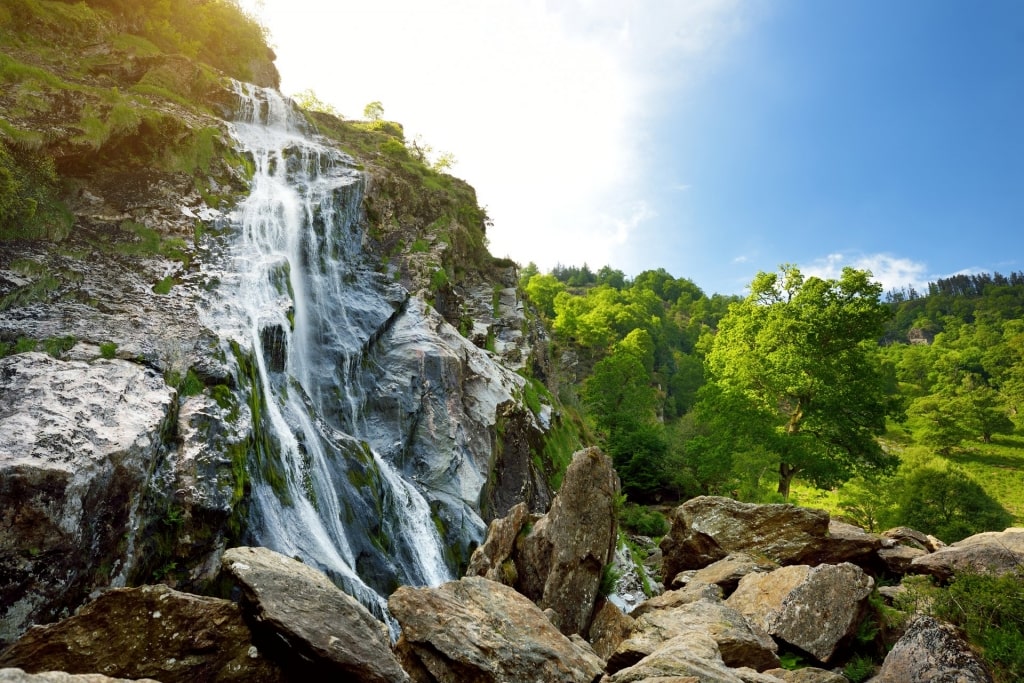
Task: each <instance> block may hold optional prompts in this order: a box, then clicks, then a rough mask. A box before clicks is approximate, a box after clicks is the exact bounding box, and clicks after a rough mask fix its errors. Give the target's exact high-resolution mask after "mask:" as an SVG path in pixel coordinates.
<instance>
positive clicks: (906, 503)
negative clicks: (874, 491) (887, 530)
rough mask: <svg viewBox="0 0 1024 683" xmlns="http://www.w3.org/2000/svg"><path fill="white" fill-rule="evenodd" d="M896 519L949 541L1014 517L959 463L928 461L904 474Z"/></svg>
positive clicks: (996, 526) (1003, 524)
mask: <svg viewBox="0 0 1024 683" xmlns="http://www.w3.org/2000/svg"><path fill="white" fill-rule="evenodd" d="M898 491H899V493H898V499H897V511H896V522H897V523H898V524H903V525H906V526H909V527H913V528H914V529H918V530H920V531H923V532H925V533H928V534H934V535H935V536H937V537H938V538H941V539H942V540H943V541H946V542H947V543H953V542H955V541H959V540H961V539H963V538H966V537H967V536H971V535H973V534H976V533H979V532H982V531H991V530H994V529H1004V528H1005V527H1007V526H1008V525H1009V524H1010V523H1012V521H1013V517H1012V516H1011V515H1010V514H1009V513H1008V512H1007V511H1006V510H1005V509H1004V508H1003V507H1002V506H1001V505H999V503H998V502H996V501H995V500H994V499H993V498H991V497H990V496H989V495H988V494H987V493H985V489H983V488H982V487H981V485H979V484H978V482H976V481H974V480H973V479H971V478H970V476H968V475H967V473H966V472H964V471H963V470H961V469H959V468H957V467H941V466H936V465H926V466H923V467H918V468H915V469H912V470H911V471H910V472H908V473H906V474H905V475H902V476H901V481H900V483H899V485H898Z"/></svg>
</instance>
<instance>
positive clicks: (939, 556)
mask: <svg viewBox="0 0 1024 683" xmlns="http://www.w3.org/2000/svg"><path fill="white" fill-rule="evenodd" d="M1021 566H1024V528H1020V527H1011V528H1009V529H1006V530H1005V531H986V532H985V533H981V534H975V535H974V536H969V537H967V538H965V539H963V540H962V541H957V542H956V543H953V544H952V545H948V546H946V547H944V548H939V549H938V550H936V551H935V552H934V553H930V554H928V555H923V556H921V557H917V558H915V559H914V560H913V561H912V562H911V563H910V571H911V572H914V573H917V574H930V575H931V576H934V577H936V578H939V579H941V580H944V581H945V580H948V579H949V578H950V577H951V576H953V574H956V573H957V572H962V571H973V572H983V573H986V574H1006V573H1008V572H1011V571H1015V570H1017V569H1018V568H1020V567H1021Z"/></svg>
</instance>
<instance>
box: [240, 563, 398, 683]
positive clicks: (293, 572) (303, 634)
mask: <svg viewBox="0 0 1024 683" xmlns="http://www.w3.org/2000/svg"><path fill="white" fill-rule="evenodd" d="M223 563H224V569H225V570H226V571H227V572H228V573H229V574H231V576H233V577H234V578H235V579H236V580H237V581H238V583H239V584H240V585H241V587H242V594H243V606H244V609H246V610H248V611H249V612H251V613H252V615H253V618H254V619H255V623H257V624H259V626H260V628H261V629H263V632H262V633H258V635H260V636H262V642H265V643H268V644H269V643H274V642H283V643H284V644H285V645H286V649H284V650H275V652H274V654H275V656H276V657H278V658H279V659H281V660H283V661H286V662H288V665H289V668H290V669H295V670H298V671H300V672H303V674H304V675H308V676H312V677H314V678H317V677H323V678H328V677H339V676H340V677H352V678H355V679H357V680H360V681H366V682H367V683H375V682H376V683H396V682H400V681H404V680H407V676H406V675H405V672H404V671H403V670H402V667H401V666H400V665H399V663H398V660H397V659H396V658H395V656H394V654H393V653H392V651H391V646H390V643H389V640H388V632H387V629H386V627H385V626H384V625H383V624H382V623H381V622H379V621H377V620H376V619H375V618H374V617H373V616H372V615H371V614H370V613H369V612H368V611H367V610H366V608H365V607H363V606H362V605H360V604H359V603H358V602H356V601H355V600H354V599H353V598H351V597H350V596H348V595H346V594H345V593H343V592H342V591H341V590H339V589H338V588H337V587H336V586H335V585H334V584H333V583H331V582H330V580H329V579H328V578H327V577H326V576H324V575H323V574H321V573H320V572H318V571H316V570H315V569H312V568H310V567H307V566H306V565H304V564H302V563H301V562H298V561H297V560H293V559H291V558H288V557H285V556H283V555H281V554H279V553H275V552H273V551H271V550H267V549H266V548H231V549H230V550H228V551H227V552H225V553H224V559H223Z"/></svg>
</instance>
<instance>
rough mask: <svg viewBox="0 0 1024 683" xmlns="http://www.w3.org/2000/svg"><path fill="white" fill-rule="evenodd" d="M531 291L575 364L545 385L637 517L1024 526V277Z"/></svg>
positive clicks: (611, 284)
mask: <svg viewBox="0 0 1024 683" xmlns="http://www.w3.org/2000/svg"><path fill="white" fill-rule="evenodd" d="M520 282H521V287H522V290H523V292H524V293H525V295H526V297H527V298H528V299H529V300H530V301H531V302H532V303H533V305H534V306H535V308H536V310H537V312H538V315H540V316H541V317H542V318H544V319H545V321H546V322H547V323H548V324H549V326H550V328H551V330H552V331H553V337H554V347H555V354H556V356H558V355H560V356H561V357H563V358H565V357H566V356H569V357H571V358H572V360H573V362H572V363H566V362H563V363H561V364H560V365H558V366H557V367H558V368H559V370H558V371H557V372H558V373H561V374H562V376H561V377H555V378H551V377H545V378H544V379H545V380H546V381H548V383H549V385H552V386H554V387H556V388H557V390H558V393H559V398H560V399H561V400H562V402H563V403H564V404H565V405H566V406H568V407H569V408H570V409H575V410H578V411H579V412H580V413H581V414H582V415H583V417H584V419H585V422H586V423H587V424H588V425H589V426H590V428H591V429H592V430H593V432H594V434H595V436H596V437H597V439H598V440H599V441H600V442H601V443H602V444H603V446H604V447H605V448H606V450H607V451H608V452H609V454H610V455H611V456H612V458H613V460H614V462H615V465H616V468H617V469H618V471H619V474H620V476H621V478H622V481H623V485H624V489H625V491H626V492H627V494H628V496H629V499H630V501H631V502H632V503H638V504H655V503H671V502H674V501H676V500H684V499H686V498H689V497H691V496H694V495H701V494H714V495H728V496H733V497H737V498H740V499H742V500H747V501H754V502H782V501H785V500H788V501H789V502H797V503H801V504H808V505H814V506H818V507H825V508H828V509H830V510H831V511H832V512H833V513H834V514H837V515H839V516H841V517H843V518H845V519H847V520H849V521H851V522H854V523H857V524H859V525H861V526H863V527H865V528H867V529H871V530H878V529H882V528H887V527H891V526H896V525H908V526H912V527H915V528H918V529H921V530H923V531H925V532H927V533H932V534H934V535H936V536H938V537H939V538H941V539H942V540H944V541H947V542H952V541H956V540H959V539H961V538H964V537H966V536H968V535H970V534H973V533H976V532H978V531H984V530H993V529H999V530H1001V529H1003V528H1004V527H1006V526H1008V525H1010V524H1013V523H1020V522H1021V520H1024V494H1022V493H1021V492H1022V491H1024V435H1022V428H1024V416H1022V415H1021V412H1020V407H1021V405H1022V404H1024V274H1022V273H1012V274H1010V275H1008V276H1004V275H1001V274H999V273H994V274H979V275H957V276H954V277H951V278H948V279H942V280H938V281H936V282H934V283H930V284H929V285H928V287H927V291H926V292H917V291H915V290H914V289H913V288H906V289H902V290H890V291H889V292H885V293H883V291H882V287H881V286H880V285H878V284H877V283H874V282H872V281H871V280H870V273H867V272H865V271H856V270H853V269H847V270H845V271H844V273H843V275H842V276H841V277H840V278H837V279H821V278H816V277H805V276H804V275H803V274H802V273H800V271H799V269H798V268H796V267H794V266H782V267H780V269H779V271H778V272H775V273H760V274H758V276H757V277H755V278H754V280H753V281H752V283H751V285H750V293H749V294H748V295H747V296H746V297H740V296H723V295H718V294H714V295H711V296H709V295H707V294H706V293H705V292H703V291H702V290H701V289H700V288H699V287H698V286H697V285H696V284H694V283H693V282H692V281H691V280H689V279H687V278H677V277H674V276H672V275H671V274H669V273H668V272H666V271H665V270H664V269H659V270H652V271H646V272H643V273H641V274H639V275H638V276H636V277H635V278H633V279H629V278H626V277H625V275H624V274H623V273H622V272H621V271H619V270H615V269H613V268H610V267H608V266H605V267H603V268H601V269H599V270H597V271H593V270H591V269H590V268H589V267H588V266H587V265H585V264H584V265H583V266H582V267H577V266H561V265H559V266H556V267H555V268H554V269H552V270H551V271H550V272H548V273H541V272H539V270H538V269H537V267H536V266H535V265H534V264H529V265H528V266H526V267H525V268H523V270H522V272H521V281H520ZM537 371H539V369H538V370H537ZM629 510H632V511H633V517H634V518H635V519H634V522H635V523H636V524H637V525H638V526H640V527H644V526H647V527H649V528H647V531H649V532H651V533H656V532H657V531H658V527H659V526H660V520H658V519H657V518H656V517H654V516H650V515H646V513H644V512H643V509H642V508H639V507H635V506H628V507H627V511H629ZM629 516H630V515H629V514H627V518H628V517H629Z"/></svg>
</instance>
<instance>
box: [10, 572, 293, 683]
mask: <svg viewBox="0 0 1024 683" xmlns="http://www.w3.org/2000/svg"><path fill="white" fill-rule="evenodd" d="M0 666H12V667H18V668H21V669H24V670H25V671H29V672H33V673H37V672H45V671H64V672H68V673H73V674H87V673H93V672H98V671H102V672H103V673H105V674H106V675H109V676H113V677H116V678H127V679H138V678H154V679H157V680H159V681H161V682H162V683H193V682H194V681H219V682H223V683H228V682H229V681H232V682H238V683H242V682H243V681H252V682H253V683H277V682H278V681H281V682H283V681H285V680H287V678H286V677H285V676H284V675H283V673H282V672H281V670H280V669H279V668H278V666H277V665H276V664H274V663H273V662H271V661H270V660H268V659H267V658H266V656H265V655H264V654H263V653H262V652H260V650H259V649H258V648H257V647H255V646H254V645H253V643H252V634H251V633H250V631H249V627H248V626H247V625H246V624H245V621H244V620H243V618H242V614H241V612H240V610H239V609H238V606H237V605H235V604H234V603H232V602H230V601H228V600H221V599H218V598H209V597H200V596H197V595H190V594H187V593H179V592H178V591H175V590H172V589H170V588H168V587H167V586H162V585H161V586H142V587H141V588H117V589H113V590H110V591H108V592H106V593H104V594H103V595H101V596H100V597H99V598H97V599H96V600H94V601H93V602H91V603H89V604H87V605H86V606H85V607H83V608H82V609H81V610H79V611H78V613H77V614H75V615H74V616H72V617H69V618H67V619H65V620H64V621H61V622H59V623H56V624H50V625H48V626H42V627H37V628H34V629H32V630H30V631H29V632H28V633H26V634H25V635H24V636H23V637H22V638H21V639H20V640H19V641H18V642H17V643H15V644H14V645H13V646H12V647H11V648H9V649H8V650H7V651H6V652H4V653H3V654H2V655H0ZM0 680H2V679H0Z"/></svg>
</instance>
